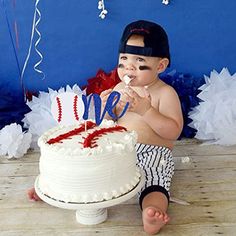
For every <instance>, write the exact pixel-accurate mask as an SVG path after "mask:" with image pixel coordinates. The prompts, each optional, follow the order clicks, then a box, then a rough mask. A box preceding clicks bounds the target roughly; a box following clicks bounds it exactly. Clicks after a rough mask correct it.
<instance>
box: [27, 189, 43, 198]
mask: <svg viewBox="0 0 236 236" xmlns="http://www.w3.org/2000/svg"><path fill="white" fill-rule="evenodd" d="M28 197H29V199H30V200H34V201H42V200H41V198H40V197H39V196H38V195H37V193H36V192H35V189H34V188H31V189H29V190H28Z"/></svg>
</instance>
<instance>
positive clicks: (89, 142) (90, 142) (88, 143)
mask: <svg viewBox="0 0 236 236" xmlns="http://www.w3.org/2000/svg"><path fill="white" fill-rule="evenodd" d="M126 130H127V129H126V128H125V127H122V126H118V125H117V126H115V127H109V128H101V129H99V130H95V131H94V132H93V133H91V134H89V135H88V136H87V137H86V138H85V139H84V144H83V145H84V147H85V148H87V147H90V148H93V147H96V146H97V145H96V141H95V140H97V139H98V137H101V136H102V135H103V134H106V133H112V132H114V131H121V132H122V131H126Z"/></svg>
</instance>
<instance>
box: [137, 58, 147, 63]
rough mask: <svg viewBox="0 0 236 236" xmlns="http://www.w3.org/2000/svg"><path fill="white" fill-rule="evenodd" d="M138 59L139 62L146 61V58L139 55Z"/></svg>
mask: <svg viewBox="0 0 236 236" xmlns="http://www.w3.org/2000/svg"><path fill="white" fill-rule="evenodd" d="M137 61H139V62H144V61H145V60H144V59H143V58H142V57H138V58H137Z"/></svg>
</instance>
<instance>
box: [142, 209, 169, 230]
mask: <svg viewBox="0 0 236 236" xmlns="http://www.w3.org/2000/svg"><path fill="white" fill-rule="evenodd" d="M169 220H170V218H169V216H168V215H167V213H165V212H162V211H161V210H160V209H158V208H156V207H147V208H145V209H144V210H143V228H144V231H145V232H146V233H148V234H156V233H158V232H159V230H160V229H161V228H162V227H163V226H164V225H165V224H166V223H167V222H168V221H169Z"/></svg>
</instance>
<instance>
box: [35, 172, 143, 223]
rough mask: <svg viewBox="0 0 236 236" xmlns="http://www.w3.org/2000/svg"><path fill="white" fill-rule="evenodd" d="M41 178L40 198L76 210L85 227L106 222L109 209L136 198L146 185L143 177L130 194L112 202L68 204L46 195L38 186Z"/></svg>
mask: <svg viewBox="0 0 236 236" xmlns="http://www.w3.org/2000/svg"><path fill="white" fill-rule="evenodd" d="M38 179H39V176H38V177H37V178H36V180H35V186H34V187H35V191H36V193H37V194H38V196H39V197H40V198H41V199H42V200H43V201H44V202H46V203H48V204H50V205H52V206H55V207H59V208H64V209H69V210H76V220H77V222H79V223H80V224H83V225H95V224H100V223H102V222H104V221H105V220H106V219H107V207H110V206H114V205H117V204H120V203H122V202H125V201H127V200H129V199H130V198H132V197H133V196H135V194H136V193H137V192H138V191H139V190H140V189H141V188H142V186H143V184H144V175H143V174H142V175H141V178H140V181H139V183H138V184H137V185H136V186H135V188H134V189H132V190H131V191H130V192H128V193H126V194H124V195H122V196H120V197H118V198H114V199H111V200H107V201H102V202H94V203H70V202H69V203H66V202H64V201H60V200H57V199H53V198H51V197H49V196H48V195H45V194H44V193H43V192H42V191H41V190H40V188H39V185H38Z"/></svg>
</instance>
